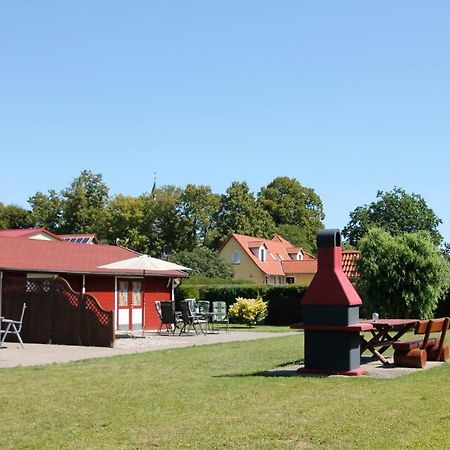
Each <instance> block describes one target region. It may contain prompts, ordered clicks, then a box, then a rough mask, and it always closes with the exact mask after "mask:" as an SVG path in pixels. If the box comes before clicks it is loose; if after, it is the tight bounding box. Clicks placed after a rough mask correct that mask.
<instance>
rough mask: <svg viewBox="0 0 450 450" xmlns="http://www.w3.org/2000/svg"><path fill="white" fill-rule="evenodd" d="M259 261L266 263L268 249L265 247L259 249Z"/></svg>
mask: <svg viewBox="0 0 450 450" xmlns="http://www.w3.org/2000/svg"><path fill="white" fill-rule="evenodd" d="M258 253H259V255H258V256H259V260H260V261H261V262H266V249H265V248H264V247H259V252H258Z"/></svg>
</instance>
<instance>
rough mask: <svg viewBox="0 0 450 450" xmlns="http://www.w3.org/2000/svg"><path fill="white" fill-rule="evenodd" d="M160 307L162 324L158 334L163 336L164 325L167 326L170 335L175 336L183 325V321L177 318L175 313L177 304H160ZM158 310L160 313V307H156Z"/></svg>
mask: <svg viewBox="0 0 450 450" xmlns="http://www.w3.org/2000/svg"><path fill="white" fill-rule="evenodd" d="M159 307H160V311H161V313H160V320H161V323H160V325H159V329H158V334H161V330H162V327H163V325H165V326H166V331H167V332H168V333H172V334H175V331H176V329H177V328H179V325H180V323H181V319H180V318H178V317H177V314H176V312H175V302H170V301H169V302H159ZM156 310H157V311H158V305H157V306H156Z"/></svg>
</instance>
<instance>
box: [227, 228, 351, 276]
mask: <svg viewBox="0 0 450 450" xmlns="http://www.w3.org/2000/svg"><path fill="white" fill-rule="evenodd" d="M219 255H220V256H221V257H222V259H223V260H224V261H226V262H227V263H231V265H232V268H233V274H234V278H235V279H238V280H246V281H251V282H254V283H256V284H271V285H278V284H281V285H283V284H294V283H295V284H303V285H309V283H310V282H311V280H312V279H313V277H314V275H315V273H316V272H317V260H316V259H315V257H314V256H313V255H311V254H309V253H307V252H305V251H303V249H302V248H299V247H295V246H293V245H292V244H291V243H290V242H289V241H287V240H286V239H284V238H283V237H281V236H279V235H275V236H274V237H273V239H263V238H257V237H254V236H246V235H242V234H232V235H231V236H230V237H229V238H228V239H227V240H226V241H225V243H224V244H222V246H221V248H220V249H219ZM358 257H359V252H357V251H344V252H342V269H343V271H344V273H345V274H346V275H347V276H348V277H349V279H350V280H353V279H355V278H357V276H358V273H357V271H356V265H355V261H356V259H357V258H358Z"/></svg>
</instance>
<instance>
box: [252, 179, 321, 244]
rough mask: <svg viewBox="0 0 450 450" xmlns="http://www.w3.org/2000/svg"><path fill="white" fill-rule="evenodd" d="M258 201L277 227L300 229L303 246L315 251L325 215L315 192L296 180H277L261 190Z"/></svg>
mask: <svg viewBox="0 0 450 450" xmlns="http://www.w3.org/2000/svg"><path fill="white" fill-rule="evenodd" d="M258 201H259V203H260V204H261V206H262V207H263V208H264V209H265V210H266V211H267V212H268V213H269V214H270V215H271V216H272V218H273V220H274V222H275V225H276V226H278V227H280V226H282V225H295V226H298V227H300V228H301V229H302V230H303V233H304V236H305V238H306V243H304V244H303V246H304V247H309V248H311V249H312V248H315V245H316V236H317V232H318V231H319V230H320V229H322V228H323V223H322V221H323V219H324V217H325V216H324V213H323V205H322V201H321V199H320V197H319V196H318V195H317V194H316V192H315V191H314V189H311V188H307V187H304V186H302V185H301V184H300V183H299V182H298V181H297V180H296V179H295V178H289V177H277V178H275V179H274V180H273V181H272V182H270V183H269V184H268V185H267V186H266V187H263V188H262V189H261V191H260V192H259V194H258ZM305 244H307V245H305Z"/></svg>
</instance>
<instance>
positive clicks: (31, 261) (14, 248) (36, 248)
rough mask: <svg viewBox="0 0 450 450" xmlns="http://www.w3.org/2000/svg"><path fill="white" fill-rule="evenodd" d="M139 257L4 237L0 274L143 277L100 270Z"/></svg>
mask: <svg viewBox="0 0 450 450" xmlns="http://www.w3.org/2000/svg"><path fill="white" fill-rule="evenodd" d="M137 255H139V253H137V252H134V251H132V250H128V249H126V248H123V247H118V246H113V245H102V244H97V245H74V244H72V243H70V242H65V241H44V240H36V239H20V238H19V239H18V238H17V237H5V236H1V235H0V270H17V271H25V272H51V273H86V274H87V273H95V274H112V275H138V274H139V275H142V270H130V269H128V270H118V269H116V270H111V269H100V268H99V266H102V265H105V264H110V263H113V262H116V261H121V260H124V259H128V258H133V257H135V256H137ZM145 275H155V276H167V277H185V276H186V274H185V273H184V272H179V271H167V272H166V271H165V272H150V271H145Z"/></svg>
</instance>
